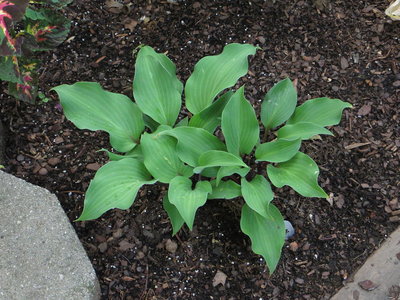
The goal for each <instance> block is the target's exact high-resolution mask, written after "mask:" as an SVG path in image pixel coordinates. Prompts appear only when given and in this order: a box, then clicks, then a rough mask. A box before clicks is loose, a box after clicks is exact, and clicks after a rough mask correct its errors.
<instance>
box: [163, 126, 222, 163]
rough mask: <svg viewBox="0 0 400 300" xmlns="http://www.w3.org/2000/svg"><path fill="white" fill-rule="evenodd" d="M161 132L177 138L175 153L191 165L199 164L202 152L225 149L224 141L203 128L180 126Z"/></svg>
mask: <svg viewBox="0 0 400 300" xmlns="http://www.w3.org/2000/svg"><path fill="white" fill-rule="evenodd" d="M161 134H167V135H170V136H173V137H175V138H176V139H177V140H178V144H177V146H176V153H177V154H178V156H179V158H180V159H181V160H182V161H183V162H185V163H187V164H188V165H190V166H193V167H197V166H198V165H199V162H198V161H199V157H200V155H201V154H203V153H204V152H207V151H208V150H225V145H224V143H222V142H221V141H220V140H219V139H218V138H217V137H216V136H214V135H212V134H211V133H209V132H208V131H206V130H205V129H203V128H195V127H187V126H181V127H177V128H174V129H171V130H166V131H164V132H162V133H161Z"/></svg>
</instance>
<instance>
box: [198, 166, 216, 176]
mask: <svg viewBox="0 0 400 300" xmlns="http://www.w3.org/2000/svg"><path fill="white" fill-rule="evenodd" d="M219 169H220V168H219V167H212V168H205V169H204V170H203V171H201V172H200V175H201V176H205V177H209V178H212V177H215V176H217V173H218V170H219Z"/></svg>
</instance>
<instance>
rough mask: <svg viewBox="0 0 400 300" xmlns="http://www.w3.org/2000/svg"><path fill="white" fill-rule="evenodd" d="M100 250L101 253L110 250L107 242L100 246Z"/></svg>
mask: <svg viewBox="0 0 400 300" xmlns="http://www.w3.org/2000/svg"><path fill="white" fill-rule="evenodd" d="M98 248H99V250H100V252H101V253H104V252H106V250H107V248H108V245H107V242H103V243H101V244H99V246H98Z"/></svg>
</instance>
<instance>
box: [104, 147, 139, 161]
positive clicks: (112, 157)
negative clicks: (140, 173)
mask: <svg viewBox="0 0 400 300" xmlns="http://www.w3.org/2000/svg"><path fill="white" fill-rule="evenodd" d="M97 152H106V154H107V156H108V159H109V160H112V161H116V160H121V159H124V158H135V159H137V160H140V161H142V162H143V153H142V147H141V146H140V145H138V146H136V147H135V148H133V149H132V150H130V151H129V152H127V153H125V154H124V155H121V154H117V153H113V152H110V151H108V150H107V149H100V150H98V151H97Z"/></svg>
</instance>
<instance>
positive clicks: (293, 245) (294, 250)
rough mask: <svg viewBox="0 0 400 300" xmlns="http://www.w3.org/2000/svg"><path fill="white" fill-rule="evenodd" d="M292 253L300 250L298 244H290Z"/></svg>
mask: <svg viewBox="0 0 400 300" xmlns="http://www.w3.org/2000/svg"><path fill="white" fill-rule="evenodd" d="M289 249H290V251H293V252H296V251H297V249H299V244H298V243H297V242H291V243H290V244H289Z"/></svg>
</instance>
